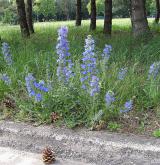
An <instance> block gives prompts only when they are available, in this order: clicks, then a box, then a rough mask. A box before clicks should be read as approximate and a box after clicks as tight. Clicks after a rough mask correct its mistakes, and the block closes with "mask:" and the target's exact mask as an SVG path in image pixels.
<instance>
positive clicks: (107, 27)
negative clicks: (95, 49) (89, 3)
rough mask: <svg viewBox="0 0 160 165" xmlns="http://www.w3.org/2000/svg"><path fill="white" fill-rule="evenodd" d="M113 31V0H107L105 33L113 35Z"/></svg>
mask: <svg viewBox="0 0 160 165" xmlns="http://www.w3.org/2000/svg"><path fill="white" fill-rule="evenodd" d="M111 32H112V0H105V18H104V33H105V34H106V35H108V36H111Z"/></svg>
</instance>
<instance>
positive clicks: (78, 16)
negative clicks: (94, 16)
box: [76, 0, 82, 26]
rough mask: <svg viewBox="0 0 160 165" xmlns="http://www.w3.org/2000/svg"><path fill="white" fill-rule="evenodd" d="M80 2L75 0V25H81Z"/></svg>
mask: <svg viewBox="0 0 160 165" xmlns="http://www.w3.org/2000/svg"><path fill="white" fill-rule="evenodd" d="M81 9H82V2H81V0H77V6H76V26H81V20H82V13H81Z"/></svg>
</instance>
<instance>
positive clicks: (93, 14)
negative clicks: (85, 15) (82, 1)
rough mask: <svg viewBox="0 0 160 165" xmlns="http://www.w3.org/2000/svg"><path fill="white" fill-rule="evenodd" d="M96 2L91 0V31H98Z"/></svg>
mask: <svg viewBox="0 0 160 165" xmlns="http://www.w3.org/2000/svg"><path fill="white" fill-rule="evenodd" d="M96 16H97V11H96V0H91V24H90V30H95V29H96Z"/></svg>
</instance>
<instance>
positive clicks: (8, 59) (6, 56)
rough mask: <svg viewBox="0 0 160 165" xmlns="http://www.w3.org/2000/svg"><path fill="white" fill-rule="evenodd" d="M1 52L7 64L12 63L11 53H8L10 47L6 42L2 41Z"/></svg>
mask: <svg viewBox="0 0 160 165" xmlns="http://www.w3.org/2000/svg"><path fill="white" fill-rule="evenodd" d="M2 53H3V55H4V60H5V61H6V63H7V64H8V65H12V55H11V53H10V47H9V45H8V43H6V42H3V43H2Z"/></svg>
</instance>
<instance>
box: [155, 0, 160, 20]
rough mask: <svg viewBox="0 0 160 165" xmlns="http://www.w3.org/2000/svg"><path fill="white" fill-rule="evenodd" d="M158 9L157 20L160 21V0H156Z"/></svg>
mask: <svg viewBox="0 0 160 165" xmlns="http://www.w3.org/2000/svg"><path fill="white" fill-rule="evenodd" d="M156 9H157V13H156V18H155V22H156V23H158V22H159V17H160V0H156Z"/></svg>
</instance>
